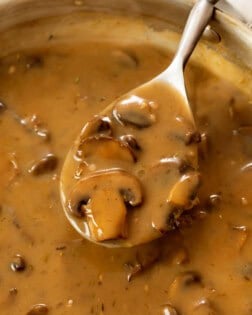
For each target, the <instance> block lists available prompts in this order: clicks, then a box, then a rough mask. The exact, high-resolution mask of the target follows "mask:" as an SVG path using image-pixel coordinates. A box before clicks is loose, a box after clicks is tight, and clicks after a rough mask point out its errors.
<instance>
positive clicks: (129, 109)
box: [113, 95, 157, 128]
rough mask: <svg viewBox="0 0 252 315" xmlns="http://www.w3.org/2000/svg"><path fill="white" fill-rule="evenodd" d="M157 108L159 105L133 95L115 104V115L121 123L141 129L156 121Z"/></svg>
mask: <svg viewBox="0 0 252 315" xmlns="http://www.w3.org/2000/svg"><path fill="white" fill-rule="evenodd" d="M156 107H157V105H156V104H155V103H154V102H153V101H148V100H146V99H144V98H142V97H139V96H136V95H131V96H129V97H127V98H126V99H122V100H120V101H118V102H117V103H116V104H115V106H114V110H113V114H114V117H115V118H116V119H117V120H118V121H119V122H121V123H126V124H127V123H129V124H132V125H135V126H136V127H139V128H145V127H149V126H151V125H152V124H153V123H154V122H155V121H156V115H155V113H154V110H155V108H156Z"/></svg>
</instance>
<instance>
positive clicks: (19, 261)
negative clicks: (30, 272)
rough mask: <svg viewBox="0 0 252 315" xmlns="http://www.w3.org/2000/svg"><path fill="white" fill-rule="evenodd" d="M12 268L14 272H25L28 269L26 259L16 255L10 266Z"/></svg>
mask: <svg viewBox="0 0 252 315" xmlns="http://www.w3.org/2000/svg"><path fill="white" fill-rule="evenodd" d="M10 268H11V270H12V271H14V272H22V271H24V270H25V268H26V262H25V260H24V258H23V257H22V256H21V255H19V254H17V255H15V257H14V258H13V261H12V262H11V264H10Z"/></svg>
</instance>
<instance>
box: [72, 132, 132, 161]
mask: <svg viewBox="0 0 252 315" xmlns="http://www.w3.org/2000/svg"><path fill="white" fill-rule="evenodd" d="M76 155H77V157H78V158H81V159H84V160H85V159H87V158H89V157H96V158H102V159H109V160H121V161H127V162H135V155H134V153H133V151H132V150H131V148H130V147H129V145H127V144H126V143H125V142H122V141H120V140H117V139H115V138H112V137H106V136H94V137H89V138H86V139H84V140H81V141H80V144H79V146H78V149H77V152H76Z"/></svg>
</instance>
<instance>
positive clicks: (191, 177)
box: [167, 171, 200, 210]
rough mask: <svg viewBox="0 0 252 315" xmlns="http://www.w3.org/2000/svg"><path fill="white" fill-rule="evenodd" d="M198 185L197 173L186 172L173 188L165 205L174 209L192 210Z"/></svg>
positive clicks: (198, 177)
mask: <svg viewBox="0 0 252 315" xmlns="http://www.w3.org/2000/svg"><path fill="white" fill-rule="evenodd" d="M199 184H200V176H199V173H198V172H195V171H194V172H193V171H192V172H188V173H187V174H185V175H183V176H182V177H181V178H180V180H179V181H178V182H177V183H176V184H175V185H174V186H173V188H172V190H171V191H170V194H169V196H168V198H167V203H168V204H170V205H173V206H174V207H176V208H180V209H181V208H182V209H183V210H187V209H190V208H192V206H193V205H194V201H195V198H196V194H197V190H198V188H199Z"/></svg>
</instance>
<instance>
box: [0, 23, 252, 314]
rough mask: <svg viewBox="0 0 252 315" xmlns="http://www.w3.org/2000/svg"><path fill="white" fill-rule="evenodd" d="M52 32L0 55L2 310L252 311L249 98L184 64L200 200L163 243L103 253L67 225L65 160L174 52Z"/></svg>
mask: <svg viewBox="0 0 252 315" xmlns="http://www.w3.org/2000/svg"><path fill="white" fill-rule="evenodd" d="M31 25H32V26H33V27H35V26H36V23H33V24H32V23H31ZM31 25H29V26H31ZM53 30H55V28H53ZM8 34H9V33H8V32H7V35H8ZM17 34H25V31H23V33H22V29H20V30H18V32H17ZM7 35H6V36H7ZM12 35H13V34H12ZM53 35H54V34H53ZM53 35H51V34H48V40H49V43H50V45H49V44H48V42H47V43H45V45H44V47H43V43H42V42H41V47H38V48H33V47H29V48H27V49H20V50H18V51H14V52H13V53H11V54H9V55H6V56H5V57H2V58H1V60H0V130H1V149H0V150H1V154H0V169H1V178H0V206H1V208H0V314H3V315H14V314H15V315H19V314H20V315H21V314H22V315H23V314H27V315H34V314H35V315H38V314H49V315H50V314H56V315H61V314H71V315H79V314H94V315H96V314H97V315H98V314H99V315H102V314H104V315H106V314H110V315H111V314H112V315H113V314H122V315H128V314H131V313H132V314H135V315H140V314H141V315H142V314H150V315H153V314H155V315H156V314H161V315H162V314H163V315H168V314H175V315H176V314H178V315H179V314H180V315H191V314H198V315H206V314H208V315H209V314H212V315H219V314H220V315H227V314H235V315H236V314H237V315H238V314H243V315H249V314H251V313H252V298H251V296H252V282H251V281H252V253H251V246H252V239H251V229H252V216H251V213H252V194H251V187H250V184H251V178H252V151H251V147H252V131H251V130H252V109H251V99H249V96H248V95H246V94H245V93H243V92H242V91H241V90H238V89H237V88H236V87H235V85H232V84H231V83H230V82H227V81H226V80H224V79H222V78H221V77H218V76H216V75H214V74H213V73H210V72H209V71H207V70H206V69H204V68H201V67H199V66H197V65H194V64H191V65H190V64H189V69H188V71H187V73H186V81H187V86H188V92H189V98H190V102H191V104H192V107H193V109H194V114H195V118H196V124H197V126H198V129H199V131H200V133H201V142H200V144H199V166H200V171H201V174H202V179H201V181H202V184H201V187H200V190H199V205H198V206H197V207H195V208H194V209H193V210H192V211H191V212H190V215H189V213H188V214H186V215H184V216H182V217H181V220H180V224H179V229H177V230H175V231H172V232H170V233H169V234H168V235H167V236H165V237H164V238H162V239H159V240H156V241H153V242H152V243H150V244H146V245H142V246H138V247H134V248H129V249H126V248H124V249H108V248H102V247H100V246H97V245H95V244H91V243H90V242H88V241H85V240H83V239H80V237H79V235H78V234H77V233H76V232H75V231H74V230H73V228H72V227H71V226H70V225H69V223H68V222H67V220H66V219H65V216H64V214H63V211H62V206H61V203H60V197H59V189H58V187H59V175H60V172H61V168H62V164H63V162H64V159H65V156H66V154H67V151H68V149H69V146H70V145H71V144H72V142H73V140H74V139H75V138H76V136H77V135H78V133H79V132H80V129H81V128H82V126H83V123H84V122H85V121H89V120H90V119H91V118H92V116H93V115H94V114H95V113H97V112H100V111H102V110H103V109H104V108H105V107H106V106H107V105H108V104H110V103H111V102H112V101H113V100H115V99H116V98H117V97H119V96H120V95H122V94H124V93H126V92H127V91H129V90H131V89H132V88H134V87H136V86H138V85H139V84H141V83H143V82H145V81H147V80H149V79H150V78H151V77H153V76H155V75H156V74H157V73H159V72H161V71H162V70H163V69H164V68H166V66H167V64H168V63H169V61H170V55H169V54H168V53H167V52H165V51H164V50H162V49H160V47H158V46H155V45H154V44H152V45H151V44H150V45H137V44H136V45H132V44H127V43H118V42H111V41H108V42H106V41H101V40H100V41H99V38H97V41H87V42H83V43H77V42H71V41H70V40H68V41H67V42H66V43H64V44H62V43H57V42H56V43H54V42H53ZM41 36H42V35H41ZM41 38H44V37H43V36H42V37H41ZM16 40H18V38H16ZM250 97H251V95H250ZM153 150H155V143H153Z"/></svg>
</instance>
